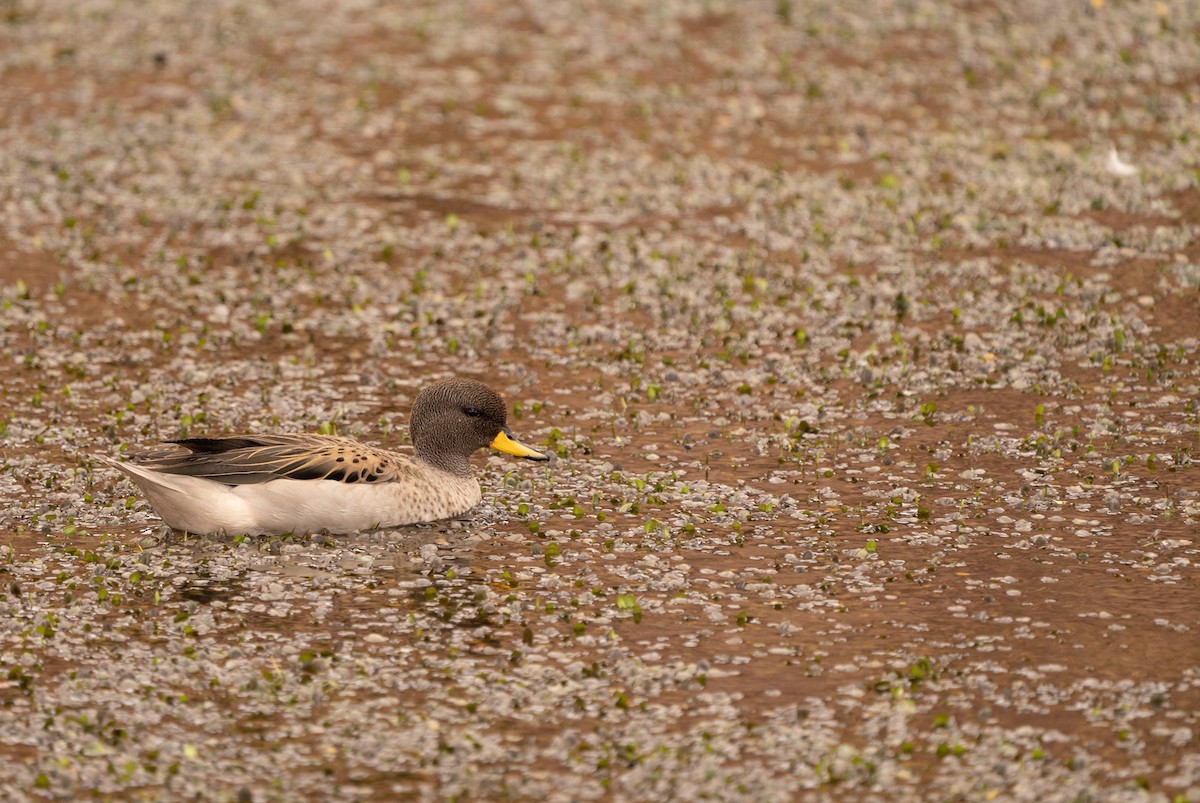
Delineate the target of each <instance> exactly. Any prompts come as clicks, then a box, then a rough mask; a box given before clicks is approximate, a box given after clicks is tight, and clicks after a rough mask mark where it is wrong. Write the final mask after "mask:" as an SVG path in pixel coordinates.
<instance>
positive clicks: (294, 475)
mask: <svg viewBox="0 0 1200 803" xmlns="http://www.w3.org/2000/svg"><path fill="white" fill-rule="evenodd" d="M170 443H175V444H178V445H180V446H183V447H185V448H187V449H189V450H190V451H188V452H174V453H171V454H167V455H156V456H154V457H152V458H150V459H149V460H148V461H147V462H146V463H145V465H146V467H147V468H151V469H154V470H155V471H162V472H165V473H167V474H185V475H188V476H191V477H204V478H205V479H210V480H213V481H215V482H220V483H224V484H225V485H250V484H253V483H258V482H269V481H270V480H276V479H281V478H287V479H293V480H333V481H335V482H348V483H352V482H389V481H394V480H397V479H400V478H402V477H403V476H405V475H407V474H408V473H409V472H408V468H409V463H408V458H406V457H404V456H402V455H398V454H395V453H393V452H387V451H384V450H382V449H375V448H372V447H370V446H364V445H363V444H361V443H358V442H357V441H352V440H350V439H349V438H335V437H330V436H326V435H237V436H230V437H217V438H185V439H182V440H178V441H170Z"/></svg>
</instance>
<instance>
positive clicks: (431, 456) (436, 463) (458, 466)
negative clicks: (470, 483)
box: [416, 444, 474, 478]
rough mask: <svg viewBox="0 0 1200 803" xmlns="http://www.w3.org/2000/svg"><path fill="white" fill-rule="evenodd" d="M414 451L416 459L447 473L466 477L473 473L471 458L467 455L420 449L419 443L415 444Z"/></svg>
mask: <svg viewBox="0 0 1200 803" xmlns="http://www.w3.org/2000/svg"><path fill="white" fill-rule="evenodd" d="M416 453H417V459H419V460H423V461H425V462H426V463H428V464H429V465H431V466H433V467H434V468H436V469H438V470H440V471H444V472H446V473H447V474H453V475H454V476H456V477H464V478H466V477H470V476H472V475H473V473H474V472H473V471H472V470H471V459H470V458H469V457H468V456H467V455H464V454H448V453H446V452H439V451H435V450H433V449H422V448H421V445H420V444H418V445H417V446H416Z"/></svg>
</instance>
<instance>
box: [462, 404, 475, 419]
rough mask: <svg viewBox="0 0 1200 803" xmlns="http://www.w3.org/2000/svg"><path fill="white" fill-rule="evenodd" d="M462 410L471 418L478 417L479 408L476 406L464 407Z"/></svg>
mask: <svg viewBox="0 0 1200 803" xmlns="http://www.w3.org/2000/svg"><path fill="white" fill-rule="evenodd" d="M463 412H464V413H466V414H467V415H469V416H471V418H479V408H478V407H464V408H463Z"/></svg>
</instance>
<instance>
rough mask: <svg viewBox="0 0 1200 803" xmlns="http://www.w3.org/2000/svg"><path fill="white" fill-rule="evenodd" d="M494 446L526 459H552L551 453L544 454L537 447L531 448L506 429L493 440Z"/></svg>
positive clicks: (506, 452)
mask: <svg viewBox="0 0 1200 803" xmlns="http://www.w3.org/2000/svg"><path fill="white" fill-rule="evenodd" d="M492 448H493V449H498V450H499V451H501V452H504V453H505V454H511V455H513V456H515V457H524V458H525V459H526V460H549V459H550V457H549V455H544V454H542V453H541V452H539V451H537V450H536V449H530V448H529V447H528V446H526V445H525V444H523V443H521V442H520V441H519V440H516V439H515V438H513V436H512V435H510V434H508V432H506V431H504V430H500V434H499V435H497V436H496V438H495V440H493V441H492Z"/></svg>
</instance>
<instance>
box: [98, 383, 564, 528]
mask: <svg viewBox="0 0 1200 803" xmlns="http://www.w3.org/2000/svg"><path fill="white" fill-rule="evenodd" d="M409 435H410V437H411V439H412V442H413V451H414V453H413V454H412V455H409V454H403V453H400V452H394V451H389V450H386V449H380V448H376V447H374V446H368V445H365V444H362V443H359V442H358V441H355V440H352V439H350V438H344V437H338V436H333V435H312V434H279V435H223V436H215V437H195V438H181V439H178V440H171V441H166V443H169V444H173V445H174V446H176V447H182V449H178V448H176V449H172V450H171V451H169V452H167V453H158V454H154V455H150V456H147V457H144V458H142V459H141V460H140V461H137V462H131V461H125V460H117V459H114V458H111V457H107V456H105V457H102V458H101V459H102V460H103V461H104V462H105V463H107V464H108V465H110V466H111V467H113V468H115V469H118V470H119V471H121V472H123V473H124V474H125V475H126V476H127V477H129V479H131V480H132V481H133V482H134V484H136V485H137V486H138V488H140V489H141V491H142V493H143V494H145V496H146V498H147V500H148V501H149V503H150V506H151V507H152V508H153V509H154V511H155V513H157V514H158V515H159V517H161V518H162V520H163V522H164V523H165V524H166V525H167V526H168V527H170V528H172V529H174V530H179V531H182V532H186V533H193V534H197V535H216V534H225V535H235V534H237V535H241V534H245V535H278V534H283V533H302V532H304V533H307V532H327V533H330V534H345V533H351V532H357V531H360V530H370V529H377V528H386V527H398V526H402V525H406V524H417V523H420V522H431V521H438V520H440V519H447V518H453V517H456V516H461V515H463V514H464V513H466V512H467V511H469V510H471V509H472V508H474V507H475V506H476V505H478V504H479V502H480V501H481V499H482V492H481V491H480V487H479V481H478V479H477V477H476V475H475V471H474V469H473V468H472V466H471V459H470V458H471V455H473V454H474V453H475V452H476V451H478V450H479V449H482V448H484V447H489V446H490V447H491V448H493V449H496V450H498V451H501V452H504V453H506V454H509V455H513V456H515V457H519V458H524V459H526V460H536V461H547V460H549V459H550V457H549V455H547V454H544V453H543V452H540V451H538V450H537V449H534V448H532V447H530V446H527V445H526V444H524V443H522V442H521V441H520V440H518V439H517V438H516V436H514V435H513V434H512V431H511V430H510V429H509V428H508V416H507V410H506V408H505V405H504V400H503V399H502V398H501V396H500V394H499V393H497V392H496V391H495V390H493V389H492V388H490V387H488V386H487V385H485V384H483V383H482V382H477V381H475V380H471V379H465V378H452V379H446V380H441V381H437V382H433V383H431V384H428V385H426V386H425V387H424V388H422V389H421V391H420V393H418V394H417V398H416V400H415V401H414V402H413V406H412V412H411V414H410V417H409Z"/></svg>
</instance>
